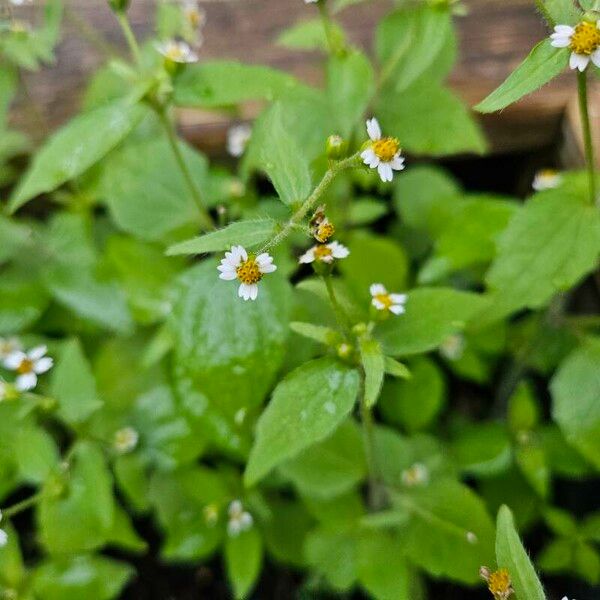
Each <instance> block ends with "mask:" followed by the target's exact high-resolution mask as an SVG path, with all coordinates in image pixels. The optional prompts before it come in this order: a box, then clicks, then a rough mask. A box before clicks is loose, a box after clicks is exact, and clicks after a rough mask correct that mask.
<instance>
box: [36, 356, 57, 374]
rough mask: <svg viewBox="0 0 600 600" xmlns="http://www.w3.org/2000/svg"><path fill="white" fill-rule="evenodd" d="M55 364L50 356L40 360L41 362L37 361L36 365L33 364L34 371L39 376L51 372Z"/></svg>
mask: <svg viewBox="0 0 600 600" xmlns="http://www.w3.org/2000/svg"><path fill="white" fill-rule="evenodd" d="M53 364H54V361H53V360H52V359H51V358H50V357H49V356H44V357H43V358H40V359H39V360H36V361H35V363H34V364H33V370H34V371H35V372H36V373H37V374H38V375H41V374H42V373H45V372H46V371H49V370H50V369H51V368H52V365H53Z"/></svg>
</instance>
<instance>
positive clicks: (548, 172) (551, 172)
mask: <svg viewBox="0 0 600 600" xmlns="http://www.w3.org/2000/svg"><path fill="white" fill-rule="evenodd" d="M538 175H540V177H547V178H548V179H550V178H551V177H556V176H557V175H558V171H556V170H555V169H542V170H541V171H539V172H538Z"/></svg>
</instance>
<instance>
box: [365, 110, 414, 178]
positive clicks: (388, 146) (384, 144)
mask: <svg viewBox="0 0 600 600" xmlns="http://www.w3.org/2000/svg"><path fill="white" fill-rule="evenodd" d="M367 133H368V134H369V138H371V143H370V144H369V147H368V148H366V149H365V150H363V151H362V152H361V153H360V155H361V157H362V159H363V162H364V163H365V165H368V166H369V167H371V168H372V169H377V172H378V173H379V177H381V181H392V179H393V177H394V171H402V169H404V158H403V157H402V156H400V153H401V148H400V142H398V140H397V139H396V138H393V137H382V135H381V127H379V123H378V121H377V119H376V118H375V117H373V118H372V119H369V120H368V121H367Z"/></svg>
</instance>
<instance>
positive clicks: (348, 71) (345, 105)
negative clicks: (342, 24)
mask: <svg viewBox="0 0 600 600" xmlns="http://www.w3.org/2000/svg"><path fill="white" fill-rule="evenodd" d="M374 87H375V75H374V73H373V67H372V66H371V63H370V62H369V59H368V58H367V57H366V56H365V55H364V54H363V53H362V52H359V51H358V50H352V51H350V52H348V53H347V54H345V55H344V56H333V57H331V58H330V59H329V61H328V62H327V94H328V96H329V101H330V102H331V105H332V107H333V111H332V112H333V115H334V119H335V121H334V129H332V132H333V133H337V134H339V135H341V136H342V137H348V136H349V135H350V134H351V133H352V130H353V129H354V127H355V126H356V123H357V122H358V121H359V120H360V119H361V117H362V115H363V113H364V112H365V110H366V108H367V105H368V103H369V101H370V99H371V96H372V94H373V91H374Z"/></svg>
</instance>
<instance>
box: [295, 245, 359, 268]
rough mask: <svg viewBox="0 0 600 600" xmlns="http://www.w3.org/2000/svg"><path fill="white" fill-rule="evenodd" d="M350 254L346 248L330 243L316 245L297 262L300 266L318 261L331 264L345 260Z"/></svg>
mask: <svg viewBox="0 0 600 600" xmlns="http://www.w3.org/2000/svg"><path fill="white" fill-rule="evenodd" d="M349 254H350V250H348V248H346V246H344V245H342V244H340V243H338V242H331V243H330V244H317V245H316V246H313V247H312V248H310V249H309V250H307V251H306V252H305V253H304V254H303V255H302V256H301V257H300V258H299V260H298V262H300V263H301V264H308V263H311V262H314V261H315V260H316V261H319V262H324V263H332V262H333V261H334V259H336V258H337V259H340V258H346V257H347V256H348V255H349Z"/></svg>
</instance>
